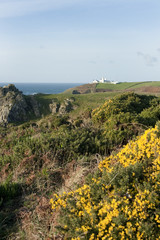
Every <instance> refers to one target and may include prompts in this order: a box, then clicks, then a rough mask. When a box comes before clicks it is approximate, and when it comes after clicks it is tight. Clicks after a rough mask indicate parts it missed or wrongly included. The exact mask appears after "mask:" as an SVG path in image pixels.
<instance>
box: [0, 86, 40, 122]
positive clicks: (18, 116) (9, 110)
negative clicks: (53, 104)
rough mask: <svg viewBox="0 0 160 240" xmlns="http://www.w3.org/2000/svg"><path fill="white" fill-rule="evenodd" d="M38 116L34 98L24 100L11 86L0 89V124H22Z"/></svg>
mask: <svg viewBox="0 0 160 240" xmlns="http://www.w3.org/2000/svg"><path fill="white" fill-rule="evenodd" d="M39 115H40V113H39V109H38V104H37V102H36V100H35V99H34V98H32V97H30V98H29V97H28V98H26V97H25V96H24V95H23V94H22V92H21V91H19V90H18V89H17V88H16V87H15V86H14V85H13V84H9V85H8V86H4V87H0V123H9V122H23V121H27V120H29V119H30V117H31V116H32V117H33V116H35V117H38V116H39Z"/></svg>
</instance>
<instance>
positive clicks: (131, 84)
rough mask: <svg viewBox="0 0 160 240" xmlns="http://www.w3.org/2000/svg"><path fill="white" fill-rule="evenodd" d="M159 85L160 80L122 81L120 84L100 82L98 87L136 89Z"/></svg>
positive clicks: (118, 89)
mask: <svg viewBox="0 0 160 240" xmlns="http://www.w3.org/2000/svg"><path fill="white" fill-rule="evenodd" d="M149 86H150V87H159V86H160V82H121V83H119V84H110V83H98V84H97V89H110V90H115V91H121V90H127V89H134V88H140V87H149Z"/></svg>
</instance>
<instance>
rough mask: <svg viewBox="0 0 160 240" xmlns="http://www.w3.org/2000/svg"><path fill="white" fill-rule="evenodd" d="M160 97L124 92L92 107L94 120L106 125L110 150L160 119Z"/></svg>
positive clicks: (104, 129)
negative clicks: (100, 104) (96, 106)
mask: <svg viewBox="0 0 160 240" xmlns="http://www.w3.org/2000/svg"><path fill="white" fill-rule="evenodd" d="M159 102H160V100H159V98H156V97H153V96H145V95H138V94H135V93H133V92H129V93H124V94H121V95H119V96H116V97H114V98H113V99H110V100H108V101H106V102H105V103H104V104H103V105H102V106H100V107H99V108H97V109H95V110H93V112H92V120H93V122H94V124H96V125H98V126H99V127H100V128H101V129H103V133H102V138H103V140H104V139H105V141H106V145H108V146H109V148H108V149H106V150H108V152H109V153H110V152H111V150H114V149H115V148H117V146H119V147H121V146H122V145H124V144H127V142H128V140H129V139H131V138H133V137H134V136H137V135H138V134H141V133H142V132H143V130H144V129H146V128H147V127H149V126H152V127H154V126H155V124H156V122H157V121H158V120H160V114H159V108H160V106H159Z"/></svg>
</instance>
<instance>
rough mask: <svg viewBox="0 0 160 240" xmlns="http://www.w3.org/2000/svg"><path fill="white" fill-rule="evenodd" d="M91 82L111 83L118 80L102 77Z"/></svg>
mask: <svg viewBox="0 0 160 240" xmlns="http://www.w3.org/2000/svg"><path fill="white" fill-rule="evenodd" d="M93 83H111V84H117V83H119V82H116V81H110V80H107V79H106V78H104V77H102V79H100V80H97V79H96V80H93Z"/></svg>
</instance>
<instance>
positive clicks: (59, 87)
mask: <svg viewBox="0 0 160 240" xmlns="http://www.w3.org/2000/svg"><path fill="white" fill-rule="evenodd" d="M8 84H9V83H0V87H3V86H5V85H8ZM13 84H14V85H15V86H16V88H18V89H19V90H20V91H22V92H23V94H25V95H33V94H37V93H45V94H58V93H62V92H64V91H65V90H67V89H69V88H73V87H76V86H80V85H82V84H83V83H13Z"/></svg>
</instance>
